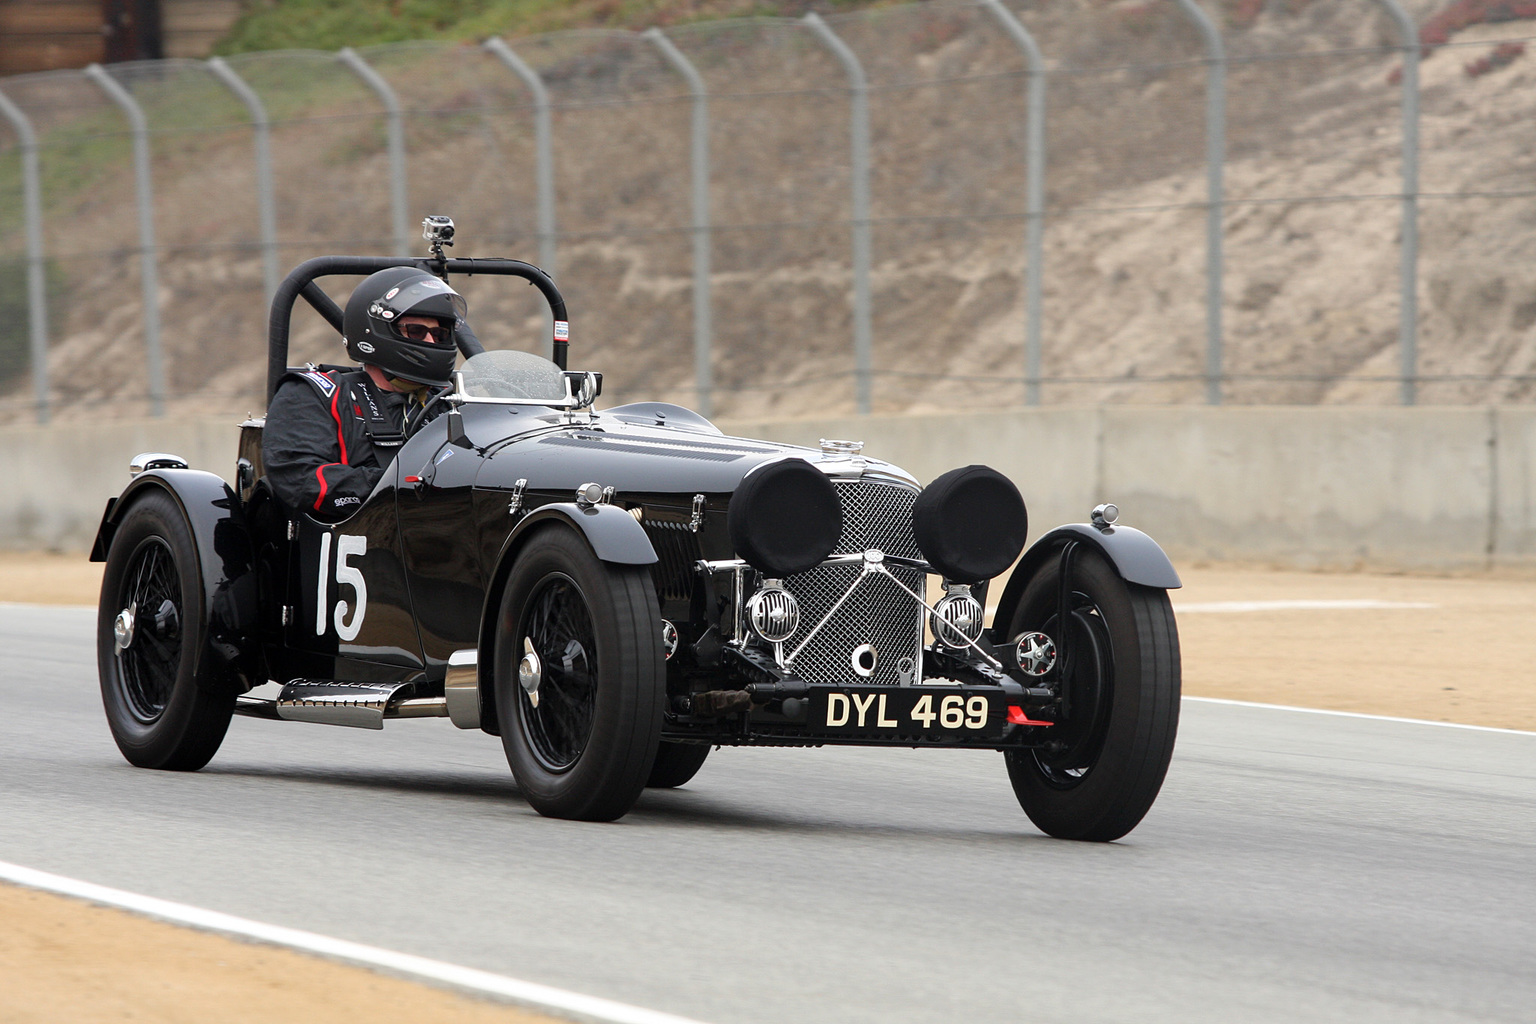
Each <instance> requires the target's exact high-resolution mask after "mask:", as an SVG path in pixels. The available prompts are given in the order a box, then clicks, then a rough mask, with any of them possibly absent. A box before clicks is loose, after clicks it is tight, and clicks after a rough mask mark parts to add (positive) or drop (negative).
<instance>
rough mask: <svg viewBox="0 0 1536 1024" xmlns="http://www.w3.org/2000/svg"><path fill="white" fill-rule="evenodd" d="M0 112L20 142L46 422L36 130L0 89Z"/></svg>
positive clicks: (39, 399)
mask: <svg viewBox="0 0 1536 1024" xmlns="http://www.w3.org/2000/svg"><path fill="white" fill-rule="evenodd" d="M0 114H3V115H5V118H6V120H8V121H10V122H11V124H12V125H13V126H14V127H15V129H16V138H17V141H19V142H20V143H21V191H22V199H21V201H22V205H23V206H24V207H25V211H24V215H25V217H26V232H27V324H28V327H29V328H30V331H31V343H32V346H31V351H32V399H33V402H34V403H35V404H36V406H37V422H39V423H47V422H48V283H47V279H46V278H45V277H44V275H43V271H44V269H45V267H44V263H43V197H42V186H41V184H40V183H39V180H38V169H37V133H36V132H34V131H33V130H32V121H31V119H29V118H28V117H27V115H26V114H24V113H22V111H21V108H20V107H18V106H17V105H16V104H14V103H12V102H11V100H10V97H8V96H6V95H5V94H4V93H0Z"/></svg>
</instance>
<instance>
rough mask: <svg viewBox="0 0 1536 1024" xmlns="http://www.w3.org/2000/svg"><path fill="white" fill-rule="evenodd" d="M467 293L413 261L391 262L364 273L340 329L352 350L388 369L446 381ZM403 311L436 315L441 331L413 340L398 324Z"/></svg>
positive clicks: (415, 378) (402, 374)
mask: <svg viewBox="0 0 1536 1024" xmlns="http://www.w3.org/2000/svg"><path fill="white" fill-rule="evenodd" d="M468 308H469V307H468V304H467V303H466V302H465V301H464V296H462V295H460V294H459V293H458V292H456V291H454V290H453V289H452V288H450V287H449V286H448V285H447V283H446V282H444V281H441V280H439V279H438V278H436V277H433V276H432V275H431V274H428V273H427V272H426V271H423V270H417V269H416V268H414V267H391V268H390V269H388V270H381V271H379V272H378V273H377V274H372V275H370V276H368V277H366V278H364V279H363V282H362V284H359V285H358V286H357V287H356V288H355V289H353V291H352V297H351V298H350V299H348V300H347V308H346V312H345V313H344V314H343V315H342V320H341V328H342V330H341V333H342V337H343V338H345V339H346V342H347V355H349V356H351V357H352V358H353V359H356V360H357V361H358V362H360V363H371V364H372V365H374V366H377V367H378V368H379V369H381V370H383V371H384V372H385V373H387V374H389V375H390V376H391V377H401V378H403V379H405V380H410V381H415V382H416V383H418V384H429V385H432V386H434V387H441V386H443V385H445V384H447V383H448V379H449V377H450V376H451V375H452V374H453V363H454V358H455V356H456V355H457V354H458V350H457V347H456V346H455V342H454V325H455V324H456V323H457V322H458V321H459V320H461V319H462V318H463V317H464V314H465V313H466V312H467V310H468ZM404 316H426V317H433V318H435V319H436V320H437V321H438V322H439V323H441V324H442V325H443V327H445V328H446V331H445V332H444V334H442V335H438V336H436V337H435V338H434V337H433V336H431V335H428V336H426V337H423V338H421V339H420V340H417V341H412V340H411V339H410V338H407V337H406V336H405V335H404V334H403V333H402V332H401V330H400V328H399V326H398V325H399V322H400V318H401V317H404Z"/></svg>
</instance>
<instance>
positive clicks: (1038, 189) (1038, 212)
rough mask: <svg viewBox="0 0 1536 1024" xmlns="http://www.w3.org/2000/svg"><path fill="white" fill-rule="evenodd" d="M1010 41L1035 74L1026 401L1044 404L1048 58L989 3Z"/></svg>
mask: <svg viewBox="0 0 1536 1024" xmlns="http://www.w3.org/2000/svg"><path fill="white" fill-rule="evenodd" d="M983 2H984V3H985V4H986V5H987V8H988V9H989V10H991V12H992V13H993V15H995V16H996V17H997V20H998V22H999V23H1000V24H1001V25H1002V26H1003V30H1004V31H1005V32H1007V33H1008V35H1009V37H1010V38H1011V39H1012V40H1013V41H1014V42H1015V43H1016V44H1018V47H1019V49H1021V50H1023V51H1024V61H1025V63H1026V64H1027V65H1028V69H1029V95H1028V99H1027V103H1028V109H1027V112H1026V115H1025V122H1024V161H1025V165H1024V223H1025V242H1024V248H1025V260H1026V262H1027V266H1026V267H1025V268H1024V401H1025V403H1026V404H1028V405H1039V404H1040V362H1041V356H1040V353H1041V341H1040V332H1041V319H1040V317H1041V310H1040V292H1041V280H1042V276H1043V274H1044V266H1043V264H1044V250H1045V241H1044V239H1045V59H1044V58H1043V57H1041V55H1040V47H1039V46H1037V45H1036V44H1035V37H1034V36H1032V35H1030V34H1029V29H1027V28H1025V27H1024V24H1023V22H1021V21H1019V19H1018V18H1017V17H1016V16H1015V15H1014V13H1013V12H1012V11H1010V10H1009V9H1008V8H1006V7H1004V6H1003V4H1002V0H983Z"/></svg>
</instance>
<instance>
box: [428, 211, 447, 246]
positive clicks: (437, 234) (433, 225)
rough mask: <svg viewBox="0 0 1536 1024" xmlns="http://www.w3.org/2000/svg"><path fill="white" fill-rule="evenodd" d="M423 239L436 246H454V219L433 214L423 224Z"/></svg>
mask: <svg viewBox="0 0 1536 1024" xmlns="http://www.w3.org/2000/svg"><path fill="white" fill-rule="evenodd" d="M421 237H422V238H425V239H426V240H427V241H429V242H431V243H432V244H433V245H434V246H439V245H452V244H453V218H452V217H444V216H443V215H442V214H440V213H435V214H432V215H431V216H430V217H428V218H427V219H425V220H423V221H422V222H421Z"/></svg>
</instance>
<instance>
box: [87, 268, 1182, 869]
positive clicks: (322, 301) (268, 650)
mask: <svg viewBox="0 0 1536 1024" xmlns="http://www.w3.org/2000/svg"><path fill="white" fill-rule="evenodd" d="M402 265H405V266H415V267H419V268H421V269H424V270H428V271H430V272H433V273H436V274H438V275H440V276H443V277H445V278H450V277H453V276H457V275H470V274H475V275H481V274H492V275H505V276H510V277H515V278H521V279H523V280H526V281H528V282H530V283H532V284H533V285H534V286H536V287H537V288H538V289H539V290H540V291H541V292H542V293H543V295H544V296H545V297H546V298H547V299H548V300H549V304H550V306H551V309H552V311H553V313H554V319H555V346H554V355H555V358H554V360H553V361H552V362H551V361H549V360H546V359H543V358H541V357H537V356H532V355H528V354H525V353H514V352H488V353H487V352H480V351H465V352H463V355H464V356H466V357H467V359H466V361H465V362H464V363H463V364H462V367H461V370H460V372H459V373H458V374H457V375H456V377H455V384H454V386H453V387H452V389H451V390H450V392H449V393H447V394H445V395H443V396H442V397H441V399H440V402H441V403H442V404H443V405H444V407H445V411H444V412H443V413H442V414H440V415H438V416H436V417H435V418H434V419H432V420H431V421H430V422H428V423H427V424H426V425H425V426H424V427H422V428H421V429H420V430H419V431H418V432H417V433H416V434H415V435H414V436H412V437H411V438H410V439H409V440H408V441H407V442H406V443H405V444H404V445H403V446H402V447H401V448H400V449H399V450H398V453H397V455H396V457H395V459H394V462H393V464H392V465H391V466H390V467H389V468H388V469H387V471H386V472H385V475H384V478H383V480H382V481H381V482H380V484H379V485H378V487H377V488H376V489H375V490H374V491H373V493H372V494H371V496H370V497H368V498H367V500H366V501H364V502H363V503H362V505H361V506H360V507H359V508H358V509H357V511H356V512H355V513H354V514H353V515H351V516H350V517H349V518H347V519H346V520H345V521H342V522H339V523H325V522H321V521H318V520H317V519H314V518H312V517H310V516H309V515H306V514H305V513H303V512H300V511H297V510H294V509H290V508H287V507H285V506H284V505H283V504H282V503H281V502H280V501H279V500H278V499H277V498H276V497H275V496H274V494H273V493H272V491H271V490H270V488H269V487H268V486H267V485H266V481H265V479H264V471H263V466H262V464H261V445H260V435H261V431H262V429H263V421H262V420H260V419H256V420H251V421H248V422H246V423H245V424H243V425H242V427H241V435H240V446H239V458H238V462H237V470H236V474H235V476H236V484H235V486H233V487H232V486H230V485H229V484H227V483H226V482H225V481H224V480H223V479H221V478H220V477H219V476H216V475H214V474H212V473H208V472H201V471H197V470H192V469H188V468H186V465H185V463H184V462H183V461H182V460H180V459H177V458H176V457H174V456H167V455H146V456H141V457H140V458H139V459H137V460H135V465H134V466H133V467H132V469H133V470H134V471H135V474H136V475H135V476H134V477H133V479H132V481H131V483H130V484H129V485H128V487H127V488H126V489H125V490H124V491H123V492H122V494H121V495H120V496H119V497H117V498H115V499H112V500H111V501H110V502H109V503H108V506H107V511H106V513H105V515H104V517H103V520H102V524H101V528H100V532H99V535H98V537H97V540H96V545H95V548H94V550H93V553H92V558H93V559H95V560H98V561H105V562H106V567H105V573H104V580H103V586H102V594H101V605H100V621H99V632H98V645H99V662H100V674H101V686H102V694H103V699H104V701H105V705H106V710H107V716H108V719H109V722H110V724H111V727H112V731H113V735H114V737H115V738H116V740H117V742H118V745H119V747H120V749H121V750H122V751H123V753H124V755H125V756H126V757H127V759H128V760H129V761H130V762H132V763H134V764H136V765H140V766H143V767H150V768H166V769H181V770H195V769H197V768H200V767H202V766H203V765H204V764H206V763H207V761H208V760H209V759H210V758H211V757H212V756H213V754H214V753H215V751H216V750H217V749H218V746H219V744H220V742H221V741H222V739H223V736H224V734H225V732H226V730H227V729H228V727H229V724H230V721H231V717H232V715H235V714H241V715H248V716H254V717H259V718H269V719H280V720H287V721H297V722H315V723H325V724H331V725H346V726H361V727H366V728H375V729H377V728H382V727H383V724H384V722H385V721H387V720H390V719H401V718H420V717H434V716H436V717H446V718H448V719H450V720H451V721H452V722H453V724H454V725H456V726H459V727H460V728H464V729H481V730H484V731H486V732H489V733H493V734H496V735H499V736H500V737H501V740H502V742H503V745H504V747H505V749H506V754H507V759H508V761H509V763H510V765H511V767H512V771H513V773H514V774H515V776H516V779H517V782H518V785H519V788H520V790H521V791H522V792H523V794H524V795H525V796H526V798H527V799H528V801H529V802H530V804H532V806H533V807H535V808H536V809H537V810H539V811H540V812H542V813H545V814H548V815H553V816H558V817H568V818H578V819H592V820H606V819H612V818H616V817H618V816H620V815H622V814H624V813H625V812H626V811H628V810H629V809H630V807H631V806H632V805H633V804H634V802H635V801H636V799H637V798H638V797H639V795H640V793H641V792H642V791H643V789H644V788H645V787H646V786H647V785H650V786H677V785H681V784H682V783H684V782H687V781H688V780H689V779H690V778H692V777H693V775H694V773H695V772H696V771H698V770H699V768H700V766H701V765H702V764H703V762H704V760H705V758H706V756H707V755H708V754H709V752H710V751H711V750H712V749H715V748H718V747H722V746H736V745H757V746H805V745H820V744H852V745H870V746H875V745H879V746H900V747H968V748H985V749H992V750H998V751H1001V752H1002V753H1003V754H1004V759H1005V762H1006V765H1007V770H1008V773H1009V776H1010V778H1011V780H1012V783H1013V786H1014V789H1015V791H1016V793H1017V795H1018V798H1019V801H1020V803H1021V805H1022V806H1023V808H1024V810H1025V811H1026V812H1027V813H1028V815H1029V817H1030V818H1031V819H1032V820H1033V821H1034V822H1035V823H1036V824H1037V826H1039V827H1040V828H1041V829H1042V830H1044V831H1045V832H1047V833H1049V834H1051V835H1055V836H1061V837H1067V838H1080V839H1097V840H1108V839H1114V838H1118V837H1119V836H1121V835H1124V834H1125V833H1126V832H1128V831H1130V829H1132V828H1133V827H1135V825H1136V824H1137V822H1139V821H1140V820H1141V818H1142V816H1143V815H1144V814H1145V813H1146V811H1147V809H1148V808H1149V807H1150V806H1151V804H1152V801H1153V799H1154V798H1155V797H1156V795H1157V792H1158V789H1159V787H1160V786H1161V784H1162V780H1163V776H1164V773H1165V771H1166V769H1167V765H1168V760H1169V757H1170V754H1171V752H1172V749H1173V743H1174V735H1175V731H1176V727H1177V721H1178V710H1179V708H1178V702H1179V648H1178V636H1177V632H1176V629H1175V625H1174V619H1173V615H1172V611H1171V607H1170V605H1169V601H1168V597H1167V593H1166V591H1167V590H1168V589H1169V588H1172V587H1177V586H1179V579H1178V576H1177V574H1176V573H1175V571H1174V569H1173V567H1172V565H1171V564H1170V563H1169V561H1168V559H1167V557H1166V556H1165V555H1164V554H1163V552H1162V550H1161V549H1160V548H1159V547H1158V546H1157V544H1156V543H1155V542H1153V541H1152V540H1151V539H1150V538H1149V537H1148V536H1147V535H1145V534H1143V533H1140V532H1138V531H1136V530H1133V529H1128V528H1126V527H1124V526H1120V525H1116V523H1115V518H1116V512H1115V510H1114V507H1113V506H1101V507H1100V508H1098V509H1096V510H1095V511H1094V517H1093V521H1092V522H1089V523H1078V524H1071V525H1066V526H1062V527H1059V528H1057V529H1054V530H1051V531H1050V532H1048V533H1046V534H1045V535H1044V536H1042V537H1040V538H1039V539H1038V540H1036V541H1035V543H1034V544H1033V545H1032V546H1030V547H1029V548H1028V550H1027V551H1023V545H1024V540H1025V536H1024V534H1025V513H1024V505H1023V502H1022V500H1021V499H1020V497H1019V494H1018V491H1017V489H1016V488H1015V487H1014V486H1013V485H1012V484H1011V483H1009V482H1008V481H1007V480H1006V479H1005V478H1003V477H1001V475H1000V474H997V473H995V472H993V471H991V470H987V469H985V468H984V467H977V466H971V467H966V468H964V469H960V470H956V471H955V472H952V473H949V474H945V475H944V476H943V477H940V478H939V479H938V480H936V481H933V482H931V483H930V484H929V485H928V486H927V487H926V488H924V487H921V486H920V485H919V483H918V481H917V480H915V479H914V478H913V477H912V476H910V475H909V474H907V473H906V472H904V471H902V470H901V469H899V468H897V467H895V466H892V465H889V464H887V463H885V462H881V461H879V460H877V459H874V458H870V457H867V456H866V455H865V454H864V453H863V452H862V451H861V448H860V445H858V444H857V443H854V442H842V441H825V442H823V443H822V445H821V448H820V450H811V449H805V448H798V447H793V446H789V445H784V444H778V443H773V442H767V441H756V440H749V439H743V438H737V437H729V436H725V435H723V434H722V433H721V432H720V431H719V430H718V429H716V428H715V427H714V426H713V425H711V424H710V423H709V422H707V421H706V420H705V419H704V418H702V417H700V416H699V415H697V414H695V413H693V412H690V411H688V410H687V409H684V408H681V407H678V406H674V405H666V404H661V403H654V402H646V403H639V404H632V405H621V406H618V407H615V408H609V409H605V410H603V411H600V412H599V411H594V399H595V398H596V397H597V396H598V394H599V393H600V391H601V378H600V376H598V375H597V374H590V373H577V372H569V371H566V369H565V363H566V355H565V353H566V345H567V339H568V323H567V316H566V311H565V304H564V301H563V299H562V298H561V296H560V293H559V291H558V289H557V288H556V287H555V284H554V283H553V281H551V280H550V278H549V277H548V276H547V275H545V274H544V273H543V272H542V271H540V270H538V269H537V268H535V267H533V266H531V265H529V264H526V263H521V262H518V261H515V260H475V259H444V258H442V257H441V254H440V250H439V254H438V255H437V256H435V257H433V258H426V259H419V260H416V259H380V258H365V257H322V258H318V259H314V260H310V261H309V262H307V263H304V264H302V265H301V266H299V267H298V268H296V269H295V270H294V271H293V272H292V273H291V274H290V275H289V276H288V278H287V279H286V280H285V282H284V283H283V285H282V287H281V288H280V289H279V291H278V293H277V295H276V296H275V298H274V300H273V303H272V316H271V327H270V337H269V359H270V371H269V387H268V397H269V399H270V397H271V394H272V391H273V390H274V389H275V387H276V385H277V382H278V380H279V379H280V378H281V376H282V375H283V373H285V372H286V371H287V352H288V332H289V321H290V317H291V313H292V309H293V307H294V305H295V302H296V300H297V299H298V298H300V297H302V298H304V299H305V300H306V301H307V302H308V303H309V304H310V305H312V306H313V307H314V308H315V309H316V310H317V311H318V312H319V313H320V314H321V315H322V316H323V317H325V318H326V319H327V320H328V321H329V322H330V323H331V324H332V325H333V326H336V327H337V329H338V330H339V329H340V322H341V315H340V310H339V309H338V308H337V307H336V305H335V304H334V303H333V302H332V301H331V300H330V299H328V298H327V297H326V295H325V294H324V293H323V292H322V291H321V290H320V289H319V287H318V286H317V285H316V283H315V282H316V280H317V279H319V278H320V277H323V276H326V275H335V274H341V275H352V276H358V277H360V276H362V275H365V274H368V273H371V272H373V271H376V270H379V269H383V268H385V267H391V266H402ZM461 347H462V346H461ZM1021 551H1022V553H1023V557H1022V558H1019V555H1020V553H1021ZM1015 563H1016V564H1015ZM1010 565H1013V566H1014V568H1013V572H1012V574H1011V577H1009V578H1008V579H1007V581H1006V585H1001V584H1002V581H1001V580H997V579H995V577H998V576H999V575H1001V574H1002V573H1004V572H1005V571H1006V570H1007V569H1008V567H1009V566H1010ZM989 593H990V595H991V596H992V597H993V598H995V603H996V610H995V613H994V614H993V617H992V621H991V625H990V627H988V626H986V625H985V623H984V614H985V613H984V609H985V607H986V605H987V602H988V597H989ZM252 691H256V692H255V693H253V692H252ZM263 692H265V693H266V694H267V696H260V695H259V694H260V693H263Z"/></svg>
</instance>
